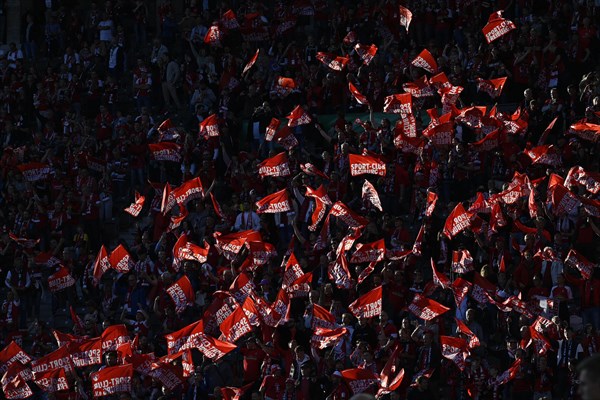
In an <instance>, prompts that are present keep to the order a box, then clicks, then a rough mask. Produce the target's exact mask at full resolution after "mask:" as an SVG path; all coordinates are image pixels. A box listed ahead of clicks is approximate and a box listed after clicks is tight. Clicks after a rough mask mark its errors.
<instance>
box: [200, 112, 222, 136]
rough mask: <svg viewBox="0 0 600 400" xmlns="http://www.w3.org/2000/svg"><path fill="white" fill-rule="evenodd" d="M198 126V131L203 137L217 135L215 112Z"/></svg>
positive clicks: (217, 125)
mask: <svg viewBox="0 0 600 400" xmlns="http://www.w3.org/2000/svg"><path fill="white" fill-rule="evenodd" d="M198 126H199V132H198V133H199V134H200V135H202V136H204V137H212V136H219V117H217V114H212V115H209V116H208V117H206V118H205V119H204V120H203V121H202V122H200V124H199V125H198Z"/></svg>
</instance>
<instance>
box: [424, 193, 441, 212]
mask: <svg viewBox="0 0 600 400" xmlns="http://www.w3.org/2000/svg"><path fill="white" fill-rule="evenodd" d="M437 201H438V195H437V193H435V192H430V191H429V192H427V204H426V205H425V216H426V217H431V216H432V215H433V211H434V210H435V205H436V204H437Z"/></svg>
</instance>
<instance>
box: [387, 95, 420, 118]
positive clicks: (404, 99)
mask: <svg viewBox="0 0 600 400" xmlns="http://www.w3.org/2000/svg"><path fill="white" fill-rule="evenodd" d="M383 112H386V113H393V114H402V115H408V114H412V112H413V110H412V96H411V94H410V93H401V94H393V95H391V96H387V97H386V98H385V103H384V106H383Z"/></svg>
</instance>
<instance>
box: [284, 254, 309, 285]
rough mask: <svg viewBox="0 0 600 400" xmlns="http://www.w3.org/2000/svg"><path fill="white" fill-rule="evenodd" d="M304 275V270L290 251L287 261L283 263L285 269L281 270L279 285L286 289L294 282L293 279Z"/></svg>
mask: <svg viewBox="0 0 600 400" xmlns="http://www.w3.org/2000/svg"><path fill="white" fill-rule="evenodd" d="M302 275H304V271H302V267H300V264H299V263H298V260H297V259H296V256H295V255H294V253H292V254H291V255H290V256H289V258H288V260H287V262H286V263H285V270H284V272H283V279H282V282H281V287H282V288H283V289H287V288H288V287H289V286H291V285H292V283H294V281H295V280H296V279H298V278H300V277H301V276H302Z"/></svg>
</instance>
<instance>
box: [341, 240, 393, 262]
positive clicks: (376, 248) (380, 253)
mask: <svg viewBox="0 0 600 400" xmlns="http://www.w3.org/2000/svg"><path fill="white" fill-rule="evenodd" d="M384 258H385V241H384V240H383V239H379V240H376V241H374V242H371V243H364V244H363V243H359V244H357V245H356V250H355V251H354V253H353V254H352V257H351V258H350V263H352V264H361V263H367V262H369V263H370V262H379V261H382V260H383V259H384Z"/></svg>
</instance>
